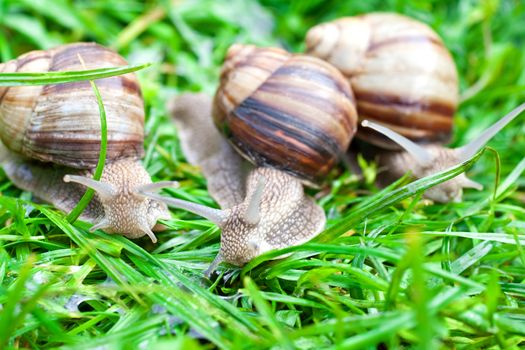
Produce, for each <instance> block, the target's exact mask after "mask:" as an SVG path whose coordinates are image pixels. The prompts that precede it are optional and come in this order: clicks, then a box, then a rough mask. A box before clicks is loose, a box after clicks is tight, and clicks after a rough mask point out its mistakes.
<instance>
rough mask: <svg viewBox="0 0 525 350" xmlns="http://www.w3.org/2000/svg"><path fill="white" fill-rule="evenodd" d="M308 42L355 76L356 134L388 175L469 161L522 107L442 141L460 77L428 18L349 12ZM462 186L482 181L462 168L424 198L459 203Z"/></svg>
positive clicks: (316, 53) (313, 49) (423, 172)
mask: <svg viewBox="0 0 525 350" xmlns="http://www.w3.org/2000/svg"><path fill="white" fill-rule="evenodd" d="M306 47H307V50H306V51H307V53H308V54H311V55H314V56H316V57H319V58H322V59H324V60H327V61H328V62H330V63H332V64H333V65H334V66H336V67H337V68H338V69H339V70H341V72H342V73H343V74H344V75H345V77H346V78H347V79H348V81H349V82H350V85H351V87H352V89H353V91H354V93H355V96H356V104H357V110H358V114H359V119H360V121H361V126H362V127H361V128H359V130H358V133H357V137H358V138H360V139H361V140H363V141H365V142H367V143H370V144H372V145H375V146H376V148H374V150H377V151H376V152H377V153H378V155H379V162H380V164H381V165H383V166H384V167H385V168H387V169H388V170H387V172H388V174H387V177H388V178H389V179H394V178H399V177H401V176H402V175H404V174H405V173H406V172H410V173H411V174H412V175H413V176H414V177H415V178H422V177H425V176H428V175H431V174H434V173H436V172H439V171H442V170H444V169H447V168H450V167H452V166H454V165H458V164H460V163H461V162H463V161H466V160H467V159H468V158H470V157H471V156H473V155H474V154H475V153H476V152H477V151H478V150H479V149H480V148H481V147H483V146H484V145H485V144H486V143H487V142H488V141H489V140H490V138H492V137H493V136H494V135H495V134H496V133H497V132H498V131H499V130H501V128H503V127H504V126H505V125H507V124H508V123H509V122H510V121H512V120H513V119H514V118H515V117H516V116H517V115H519V113H520V112H521V110H522V109H523V105H522V106H519V107H518V108H516V109H515V110H514V111H512V112H511V113H509V114H508V115H507V116H505V117H504V118H502V119H501V120H500V121H498V122H496V123H495V124H494V125H493V126H491V127H489V128H488V129H487V130H486V131H485V132H483V133H482V134H481V135H480V136H479V137H478V138H476V139H475V140H473V141H472V142H471V143H469V144H468V145H465V146H463V147H459V148H456V149H449V148H447V147H445V146H444V144H445V143H446V142H447V141H448V140H449V139H450V136H451V133H452V125H453V116H454V113H455V111H456V108H457V104H458V100H459V99H458V78H457V73H456V68H455V65H454V61H453V60H452V57H451V55H450V53H449V52H448V50H447V49H446V47H445V45H444V44H443V41H442V40H441V38H440V37H439V36H438V35H437V34H436V33H435V32H434V31H433V30H432V29H431V28H430V27H428V26H427V25H426V24H424V23H421V22H418V21H416V20H413V19H411V18H409V17H406V16H402V15H399V14H390V13H372V14H366V15H362V16H356V17H346V18H341V19H337V20H335V21H333V22H329V23H324V24H320V25H318V26H315V27H313V28H312V29H310V30H309V32H308V33H307V35H306ZM400 149H401V150H403V151H395V150H400ZM392 150H394V151H392ZM463 188H474V189H477V190H481V189H482V186H481V185H480V184H478V183H476V182H474V181H472V180H470V179H468V178H467V177H466V176H465V174H461V175H459V176H457V177H456V178H454V179H451V180H449V181H447V182H444V183H442V184H439V185H437V186H434V187H433V188H431V189H429V190H428V191H427V192H425V196H426V197H427V198H429V199H432V200H434V201H437V202H449V201H459V200H461V198H462V193H463Z"/></svg>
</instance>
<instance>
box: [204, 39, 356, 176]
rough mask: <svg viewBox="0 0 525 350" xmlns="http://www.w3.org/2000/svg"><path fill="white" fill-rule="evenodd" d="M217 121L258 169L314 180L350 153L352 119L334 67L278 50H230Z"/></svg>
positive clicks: (349, 97) (346, 90)
mask: <svg viewBox="0 0 525 350" xmlns="http://www.w3.org/2000/svg"><path fill="white" fill-rule="evenodd" d="M213 117H214V121H215V124H216V125H217V127H218V128H219V130H221V131H222V132H223V133H224V134H225V135H226V136H227V137H228V138H229V139H230V142H231V143H232V145H233V146H234V147H235V148H236V149H237V150H238V151H239V152H240V153H241V154H242V155H243V156H244V157H245V158H247V159H248V160H250V161H251V162H252V163H254V164H256V165H259V166H272V167H274V168H277V169H280V170H283V171H286V172H289V173H291V174H293V175H296V176H298V177H300V178H301V179H303V180H305V181H306V182H316V181H318V180H319V179H320V178H322V177H323V176H325V175H326V174H327V173H328V172H329V171H330V169H331V168H332V166H333V165H334V163H336V161H337V160H338V158H339V156H340V154H342V153H344V152H345V151H346V149H347V148H348V145H349V143H350V140H351V139H352V137H353V135H354V133H355V131H356V127H357V126H356V123H357V114H356V110H355V106H354V96H353V93H352V91H351V89H350V86H349V84H348V82H347V81H346V80H345V79H344V77H343V76H342V74H341V73H340V72H339V71H338V70H337V69H336V68H334V67H333V66H332V65H330V64H328V63H326V62H324V61H322V60H319V59H317V58H315V57H311V56H305V55H292V54H290V53H288V52H286V51H284V50H281V49H277V48H257V47H255V46H243V45H234V46H232V47H231V48H230V49H229V51H228V54H227V57H226V60H225V63H224V65H223V68H222V72H221V80H220V86H219V88H218V90H217V93H216V95H215V99H214V106H213Z"/></svg>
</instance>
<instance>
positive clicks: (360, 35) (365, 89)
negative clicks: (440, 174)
mask: <svg viewBox="0 0 525 350" xmlns="http://www.w3.org/2000/svg"><path fill="white" fill-rule="evenodd" d="M306 47H307V53H309V54H311V55H314V56H316V57H319V58H322V59H324V60H326V61H328V62H330V63H332V64H333V65H334V66H336V67H337V68H339V70H340V71H341V72H343V74H344V75H345V76H346V77H347V78H348V80H349V82H350V85H351V86H352V89H353V91H354V93H355V95H356V100H357V109H358V113H359V118H360V119H369V120H375V121H378V122H380V123H382V124H385V125H386V126H388V127H389V128H391V129H393V130H395V131H397V132H398V133H400V134H402V135H404V136H406V137H408V138H411V139H412V140H414V141H417V142H445V141H446V140H448V139H449V137H450V134H451V130H452V117H453V115H454V113H455V110H456V107H457V104H458V78H457V73H456V68H455V65H454V62H453V60H452V58H451V56H450V53H449V52H448V50H447V49H446V47H445V46H444V44H443V41H442V40H441V39H440V38H439V36H438V35H437V34H436V33H435V32H434V31H433V30H432V29H430V28H429V27H428V26H427V25H425V24H423V23H420V22H417V21H415V20H412V19H410V18H408V17H405V16H401V15H397V14H387V13H376V14H367V15H363V16H357V17H347V18H341V19H338V20H335V21H333V22H329V23H325V24H321V25H318V26H316V27H313V28H312V29H310V31H309V32H308V34H307V37H306ZM363 129H364V128H362V129H360V130H359V133H358V136H359V137H360V138H364V139H366V140H367V141H371V142H373V143H376V144H378V145H380V146H381V145H382V146H385V145H386V144H388V143H385V142H384V139H383V138H381V137H380V138H377V137H374V138H373V139H369V136H370V135H367V134H365V132H366V131H367V130H366V129H365V130H363Z"/></svg>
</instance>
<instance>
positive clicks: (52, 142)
mask: <svg viewBox="0 0 525 350" xmlns="http://www.w3.org/2000/svg"><path fill="white" fill-rule="evenodd" d="M79 55H80V56H81V57H82V58H83V60H84V61H85V64H86V68H87V69H95V68H105V67H116V66H123V65H126V64H127V63H126V61H125V60H124V59H123V58H122V57H121V56H119V55H118V54H117V53H115V52H113V51H111V50H109V49H107V48H105V47H102V46H100V45H97V44H94V43H75V44H69V45H63V46H59V47H57V48H54V49H51V50H47V51H31V52H28V53H26V54H24V55H22V56H20V57H19V58H17V59H15V60H12V61H9V62H6V63H5V64H4V65H3V67H0V69H2V71H4V72H48V71H70V70H83V69H84V67H83V66H82V64H81V62H80V60H79V58H78V56H79ZM97 86H98V88H99V90H100V93H101V96H102V100H103V102H104V106H105V109H106V114H107V123H108V147H107V158H108V159H119V158H127V157H130V158H136V159H139V158H140V157H141V156H142V154H143V139H144V104H143V101H142V95H141V92H140V88H139V85H138V81H137V78H136V77H135V75H134V74H125V75H122V76H118V77H112V78H106V79H100V80H98V81H97ZM0 140H1V141H2V142H3V143H4V144H5V145H6V146H7V147H8V148H9V149H10V150H11V151H14V152H16V153H18V154H22V155H23V156H25V157H27V158H32V159H37V160H40V161H44V162H53V163H56V164H60V165H64V166H68V167H72V168H77V169H90V168H94V167H95V166H96V164H97V162H98V156H99V151H100V116H99V111H98V105H97V102H96V97H95V95H94V94H93V91H92V89H91V86H90V84H89V82H87V81H83V82H73V83H66V84H56V85H45V86H20V87H8V88H3V89H0Z"/></svg>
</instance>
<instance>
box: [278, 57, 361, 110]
mask: <svg viewBox="0 0 525 350" xmlns="http://www.w3.org/2000/svg"><path fill="white" fill-rule="evenodd" d="M273 74H274V75H282V76H298V77H300V78H301V79H305V80H309V81H314V82H316V83H319V84H320V85H323V86H326V87H328V88H330V89H332V90H336V91H339V92H340V93H341V94H343V95H344V96H345V97H347V98H348V99H349V100H350V101H352V104H354V105H355V100H354V97H353V96H352V94H351V93H350V91H349V90H348V87H347V85H346V83H344V82H342V81H339V80H338V79H334V77H333V76H331V75H328V74H325V72H323V71H321V70H318V69H312V68H310V67H305V66H300V65H293V64H287V65H284V66H282V67H281V68H279V69H277V70H276V71H275V72H274V73H273Z"/></svg>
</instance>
